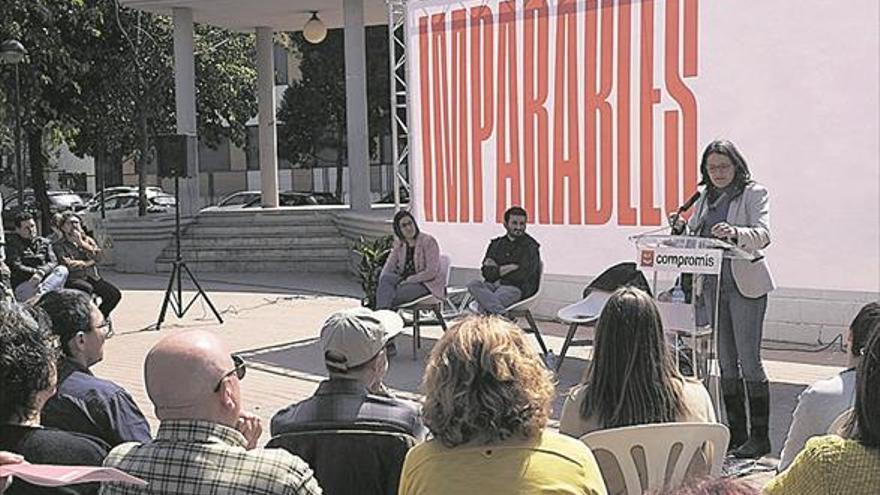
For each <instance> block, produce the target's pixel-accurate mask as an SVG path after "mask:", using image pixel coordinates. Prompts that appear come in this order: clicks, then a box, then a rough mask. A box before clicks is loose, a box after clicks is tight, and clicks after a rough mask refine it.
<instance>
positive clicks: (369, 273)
mask: <svg viewBox="0 0 880 495" xmlns="http://www.w3.org/2000/svg"><path fill="white" fill-rule="evenodd" d="M393 240H394V237H393V236H390V235H386V236H382V237H378V238H376V239H366V238H364V237H361V238H360V239H358V241H357V242H356V243H355V245H354V247H353V248H352V251H354V252H355V253H356V254H358V255H359V256H360V262H359V263H358V266H357V274H358V279H360V282H361V288H363V290H364V298H363V299H361V304H363V305H364V306H366V307H368V308H370V309H376V287H377V286H378V285H379V274H381V273H382V267H383V266H385V260H386V259H388V254H389V253H390V252H391V244H392V242H393Z"/></svg>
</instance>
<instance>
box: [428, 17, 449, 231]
mask: <svg viewBox="0 0 880 495" xmlns="http://www.w3.org/2000/svg"><path fill="white" fill-rule="evenodd" d="M431 48H432V55H433V56H432V57H431V58H432V62H433V64H432V68H433V73H434V81H436V82H435V84H434V145H435V148H434V157H435V160H434V163H435V164H436V165H435V169H434V171H435V174H434V175H435V176H436V177H437V182H436V186H437V211H436V213H437V221H439V222H444V221H446V168H447V166H448V165H447V164H448V163H449V158H450V157H449V154H450V153H449V152H450V149H449V146H450V143H449V132H450V130H449V109H448V106H447V98H446V96H447V95H448V94H449V87H448V86H449V83H448V81H449V80H448V79H447V78H446V14H434V15H432V16H431Z"/></svg>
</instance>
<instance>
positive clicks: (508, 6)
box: [407, 0, 880, 290]
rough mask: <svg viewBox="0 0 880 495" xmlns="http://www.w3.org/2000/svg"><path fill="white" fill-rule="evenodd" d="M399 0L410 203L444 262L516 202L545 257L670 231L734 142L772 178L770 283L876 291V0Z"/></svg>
mask: <svg viewBox="0 0 880 495" xmlns="http://www.w3.org/2000/svg"><path fill="white" fill-rule="evenodd" d="M408 9H409V10H408V20H407V47H408V48H407V57H408V71H409V72H408V77H409V80H408V83H409V86H408V87H409V109H410V112H409V122H410V127H409V139H410V144H411V155H410V170H411V173H412V180H411V182H412V184H413V189H414V195H413V208H414V211H415V213H416V217H417V219H418V221H419V222H420V224H421V228H423V229H424V230H425V231H427V232H430V233H431V234H432V235H435V236H436V237H437V238H438V240H439V241H440V244H441V249H442V250H443V251H444V253H447V254H449V255H450V256H451V258H452V260H453V264H454V265H456V266H471V267H476V266H479V264H480V261H481V259H482V256H483V253H484V251H485V247H486V245H487V244H488V241H489V239H490V238H491V237H494V236H498V235H501V234H502V233H503V232H504V230H503V227H502V225H501V223H502V221H503V213H504V211H505V209H507V208H508V207H510V206H513V205H519V206H522V207H524V208H525V209H526V210H527V211H528V212H529V227H528V231H529V233H530V234H531V235H532V236H534V237H535V238H536V239H537V240H538V242H540V243H541V245H542V257H543V259H544V261H545V266H546V271H547V272H548V273H555V274H571V275H595V274H597V273H599V272H601V271H602V270H604V269H605V268H607V267H608V266H610V265H613V264H614V263H617V262H619V261H624V260H627V259H631V256H632V246H631V245H630V243H629V242H628V241H627V237H628V236H630V235H633V234H637V233H641V232H645V231H649V230H653V229H658V228H660V227H662V226H663V225H664V223H665V218H666V217H667V215H668V214H669V213H670V212H672V211H674V210H675V209H677V208H678V206H679V205H680V204H682V203H683V202H684V201H685V200H686V199H687V198H688V197H689V196H690V195H691V194H692V193H693V192H694V191H695V190H696V189H697V184H698V182H699V181H700V180H701V177H700V173H699V162H700V158H701V157H700V153H701V150H702V148H703V147H704V146H705V145H706V144H707V143H708V142H710V141H711V140H713V139H716V138H727V139H730V140H732V141H733V142H734V143H735V144H736V145H737V146H738V147H739V149H740V151H741V152H742V153H743V154H744V155H745V157H746V160H747V162H748V164H749V166H750V169H751V173H752V178H753V179H755V180H757V181H758V182H759V183H761V184H763V185H764V186H766V187H767V188H768V190H769V191H770V197H771V219H772V222H773V223H772V225H773V227H772V239H773V240H772V243H771V247H770V249H769V250H768V252H767V259H768V262H769V263H770V266H771V270H773V272H774V275H775V278H776V280H777V282H779V283H780V285H782V286H789V287H817V288H841V289H858V290H878V289H880V287H878V285H880V248H878V241H880V211H878V210H880V207H878V204H877V197H878V194H880V186H878V183H880V172H878V163H880V143H878V141H880V138H878V135H880V126H878V119H877V115H878V112H880V105H878V93H880V84H878V61H877V57H876V54H877V53H878V49H880V42H878V30H877V28H876V23H875V21H876V19H877V18H878V14H880V7H878V2H876V1H875V0H851V1H847V2H845V5H844V4H842V3H840V2H831V1H827V0H804V1H800V2H791V1H785V0H767V1H761V2H757V1H756V2H742V1H737V0H712V1H698V0H666V1H661V0H657V1H650V0H645V1H637V0H632V1H626V0H619V1H612V0H604V1H602V0H592V1H585V0H581V1H576V0H519V1H517V0H508V1H499V0H472V1H468V0H462V1H455V2H451V1H441V0H424V1H419V2H410V3H409V6H408ZM842 153H843V154H842ZM852 215H857V216H858V219H856V218H855V217H853V216H852ZM844 249H849V250H850V252H851V255H849V256H847V257H845V258H846V259H839V260H837V263H836V264H835V265H834V266H828V267H827V269H820V270H817V271H815V272H812V273H807V272H805V271H803V270H800V269H799V268H798V266H799V265H800V266H802V265H803V264H804V263H806V262H810V263H811V264H816V261H817V260H822V259H827V256H828V255H829V253H831V252H836V251H841V252H842V250H844ZM842 270H843V271H842Z"/></svg>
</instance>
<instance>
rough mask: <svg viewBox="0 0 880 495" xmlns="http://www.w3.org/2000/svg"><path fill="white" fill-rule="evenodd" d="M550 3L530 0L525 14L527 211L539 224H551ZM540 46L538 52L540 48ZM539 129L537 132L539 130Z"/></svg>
mask: <svg viewBox="0 0 880 495" xmlns="http://www.w3.org/2000/svg"><path fill="white" fill-rule="evenodd" d="M548 14H549V9H548V7H547V2H546V0H528V1H527V2H526V5H525V11H524V13H523V21H524V24H525V29H524V42H523V44H524V45H525V55H524V59H523V73H524V74H525V78H524V80H523V93H524V94H523V97H524V98H525V101H524V107H523V126H524V133H525V136H524V138H525V143H524V150H525V154H524V155H523V164H524V165H525V181H524V182H525V183H524V186H525V187H524V190H525V202H524V207H525V209H526V211H528V212H529V214H531V215H532V217H533V218H534V219H535V221H537V222H538V223H543V224H546V223H550V186H549V176H550V164H549V159H550V158H549V153H548V150H547V146H548V136H547V133H548V132H549V130H548V121H547V108H545V107H544V104H545V103H546V102H547V76H548V69H547V62H548V59H547V55H546V54H547V43H548V26H547V16H548ZM536 45H537V48H536ZM536 127H537V129H536ZM536 169H537V175H538V179H537V184H538V191H537V193H538V194H537V196H538V208H537V212H538V214H535V172H536Z"/></svg>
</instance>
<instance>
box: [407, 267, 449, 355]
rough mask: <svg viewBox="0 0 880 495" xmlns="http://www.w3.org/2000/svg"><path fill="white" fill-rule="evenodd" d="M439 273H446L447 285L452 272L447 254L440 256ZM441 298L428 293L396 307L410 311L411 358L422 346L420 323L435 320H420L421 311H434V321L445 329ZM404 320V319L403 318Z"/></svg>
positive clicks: (445, 284) (445, 283)
mask: <svg viewBox="0 0 880 495" xmlns="http://www.w3.org/2000/svg"><path fill="white" fill-rule="evenodd" d="M440 273H444V274H445V275H446V279H445V282H444V286H448V285H449V275H450V273H452V262H451V260H450V259H449V256H446V255H441V256H440ZM443 303H444V300H443V299H438V298H437V297H435V296H434V295H433V294H428V295H427V296H423V297H420V298H418V299H415V300H413V301H410V302H408V303H404V304H401V305H400V306H398V307H397V310H398V311H412V315H413V317H412V327H413V353H412V358H413V360H415V359H416V354H417V353H418V349H419V348H421V347H422V332H421V325H422V324H423V323H426V324H430V323H434V322H435V321H434V320H432V321H430V322H422V320H421V316H420V315H421V312H422V311H431V312H433V313H434V317H435V318H436V323H439V324H440V326H441V327H442V328H443V331H444V332H445V331H446V319H445V318H443ZM404 321H406V320H404Z"/></svg>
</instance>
